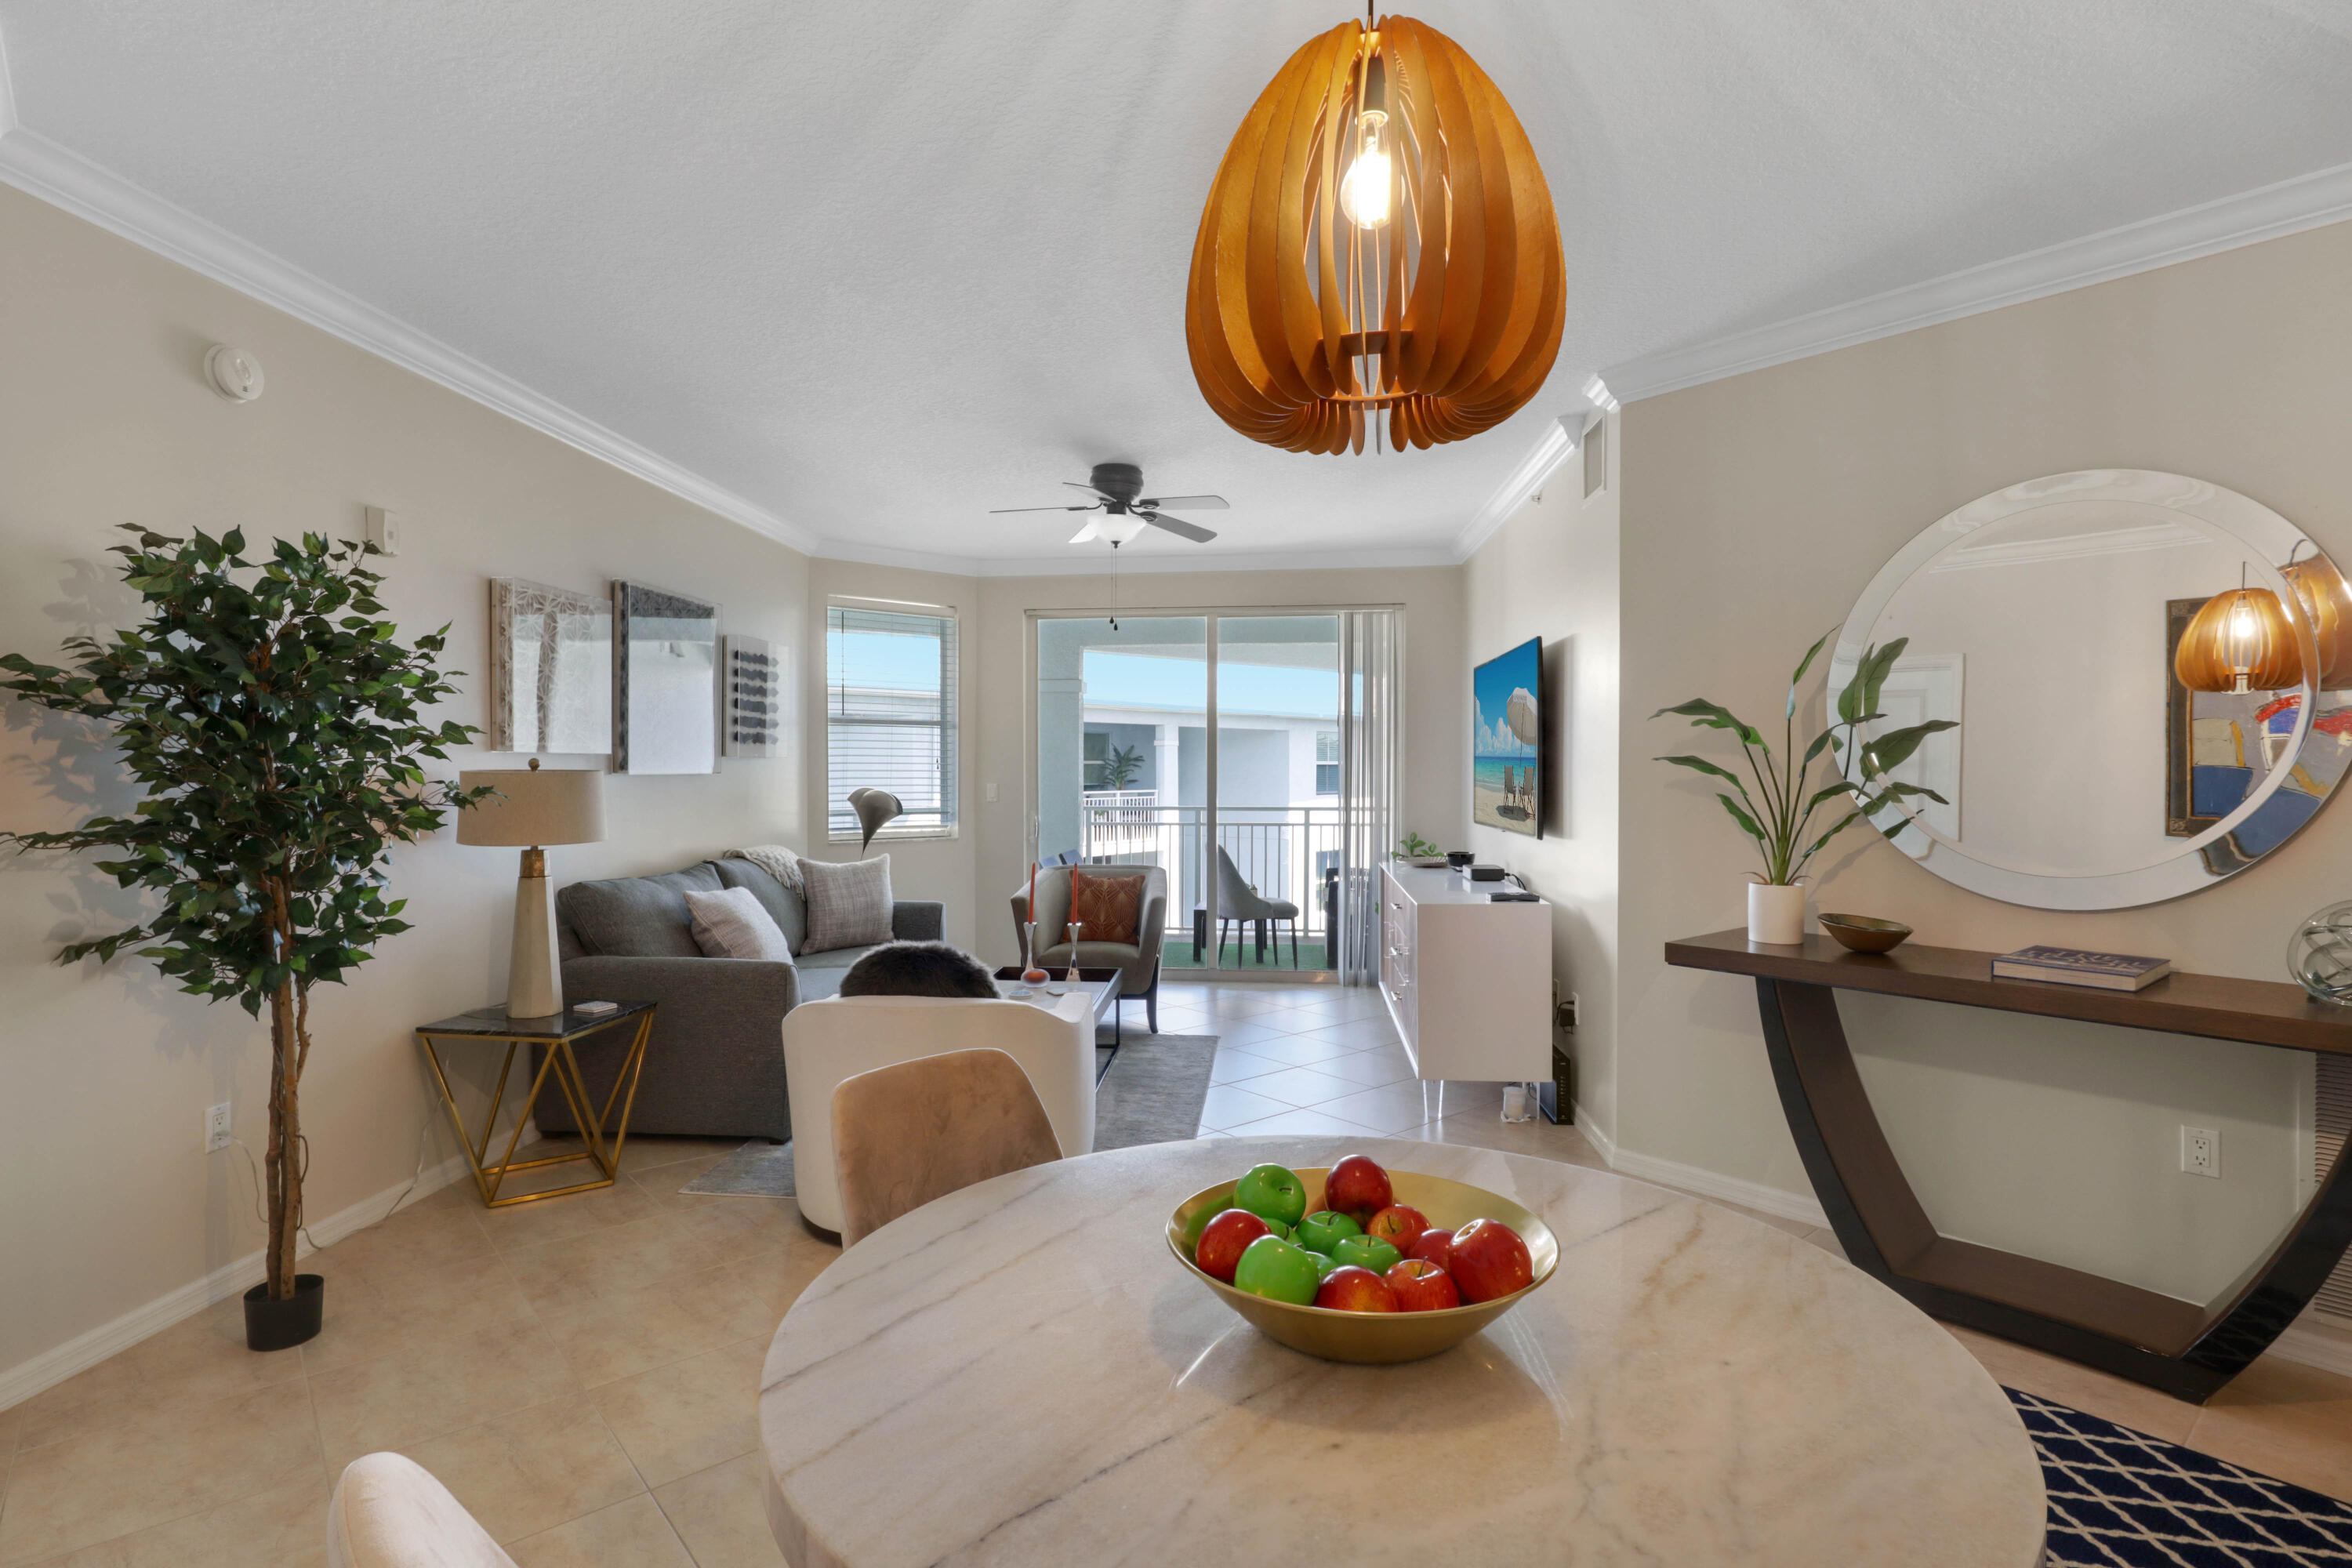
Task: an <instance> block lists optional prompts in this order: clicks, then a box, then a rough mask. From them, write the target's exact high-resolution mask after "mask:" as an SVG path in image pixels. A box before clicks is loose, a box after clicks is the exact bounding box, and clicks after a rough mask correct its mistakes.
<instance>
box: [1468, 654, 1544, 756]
mask: <svg viewBox="0 0 2352 1568" xmlns="http://www.w3.org/2000/svg"><path fill="white" fill-rule="evenodd" d="M1537 649H1538V645H1536V644H1534V643H1523V644H1521V645H1520V646H1519V647H1515V648H1513V649H1512V650H1511V651H1510V652H1508V653H1507V654H1504V655H1502V656H1501V657H1500V658H1494V659H1490V660H1488V661H1487V662H1486V663H1485V664H1482V665H1480V666H1479V667H1478V674H1477V677H1476V679H1475V682H1474V684H1473V690H1472V694H1473V697H1474V698H1475V701H1476V703H1477V728H1476V729H1475V731H1472V734H1471V752H1472V754H1473V755H1475V756H1481V757H1532V756H1534V755H1535V754H1536V749H1535V747H1534V746H1532V745H1530V744H1528V742H1525V741H1522V740H1520V739H1519V738H1518V737H1517V735H1514V734H1512V733H1511V727H1510V725H1509V724H1508V723H1507V721H1506V719H1505V715H1506V714H1507V712H1508V710H1509V708H1510V701H1511V693H1512V692H1514V691H1520V690H1524V691H1526V692H1528V694H1529V695H1530V696H1532V695H1533V694H1534V693H1535V691H1536V689H1537V684H1538V682H1537V668H1538V651H1537Z"/></svg>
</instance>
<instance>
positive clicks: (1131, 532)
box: [989, 463, 1226, 550]
mask: <svg viewBox="0 0 2352 1568" xmlns="http://www.w3.org/2000/svg"><path fill="white" fill-rule="evenodd" d="M1062 482H1063V483H1064V484H1066V485H1068V486H1069V488H1070V489H1074V490H1087V491H1090V492H1091V493H1092V494H1093V495H1094V497H1095V499H1094V500H1091V501H1089V502H1087V504H1086V505H1085V506H1001V507H997V508H994V509H993V510H992V511H991V512H990V513H989V515H990V516H992V517H1001V516H1003V515H1006V514H1008V513H1011V512H1017V511H1084V512H1096V513H1099V514H1100V515H1099V516H1095V517H1089V518H1088V519H1087V523H1086V526H1085V527H1084V528H1081V529H1079V530H1078V531H1077V532H1076V533H1075V534H1073V535H1071V536H1070V542H1071V543H1073V544H1087V543H1090V542H1093V541H1095V540H1097V539H1108V540H1109V541H1110V542H1111V548H1112V549H1114V550H1116V549H1118V547H1119V546H1120V545H1122V544H1125V543H1126V542H1128V541H1129V540H1130V539H1133V538H1134V537H1135V536H1136V535H1137V534H1139V533H1141V532H1142V531H1144V529H1145V528H1146V527H1147V526H1149V527H1151V528H1157V529H1160V530H1161V531H1164V532H1168V533H1172V534H1174V535H1176V537H1178V538H1179V539H1189V540H1191V541H1192V542H1193V543H1195V544H1206V543H1207V542H1209V541H1211V540H1212V539H1214V538H1216V537H1217V534H1216V531H1215V530H1214V529H1208V528H1202V526H1201V525H1200V524H1198V523H1195V522H1186V521H1184V520H1183V519H1182V518H1181V517H1170V516H1169V515H1168V514H1167V513H1166V512H1165V511H1163V510H1160V509H1161V508H1163V507H1171V506H1181V507H1182V508H1184V509H1185V510H1188V511H1223V510H1226V508H1225V498H1224V497H1223V496H1150V497H1146V496H1145V495H1144V494H1143V470H1142V469H1141V468H1137V467H1136V466H1135V465H1134V464H1133V463H1097V464H1096V465H1095V467H1094V472H1093V473H1092V474H1090V475H1088V476H1087V482H1086V483H1085V484H1078V483H1076V481H1075V480H1071V479H1064V480H1063V481H1062Z"/></svg>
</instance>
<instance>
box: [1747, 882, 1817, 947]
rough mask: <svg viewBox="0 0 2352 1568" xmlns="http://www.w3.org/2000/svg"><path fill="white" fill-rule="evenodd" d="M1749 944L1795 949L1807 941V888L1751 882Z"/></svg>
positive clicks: (1788, 884) (1791, 884)
mask: <svg viewBox="0 0 2352 1568" xmlns="http://www.w3.org/2000/svg"><path fill="white" fill-rule="evenodd" d="M1804 940H1805V886H1804V884H1803V883H1801V882H1791V883H1787V884H1781V883H1775V882H1750V883H1748V941H1749V942H1769V943H1770V944H1772V945H1774V946H1776V947H1794V946H1796V945H1797V944H1798V943H1800V942H1803V941H1804Z"/></svg>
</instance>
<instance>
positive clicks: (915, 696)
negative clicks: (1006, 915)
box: [824, 604, 956, 843]
mask: <svg viewBox="0 0 2352 1568" xmlns="http://www.w3.org/2000/svg"><path fill="white" fill-rule="evenodd" d="M824 616H825V625H824V714H825V814H826V816H825V826H826V830H827V831H826V836H827V837H829V838H831V839H833V840H834V841H835V842H839V841H840V840H842V839H847V840H849V841H850V842H851V843H856V841H857V839H858V837H860V829H859V827H858V826H857V817H856V814H855V813H853V812H852V811H851V810H850V809H849V792H850V791H851V790H854V789H860V788H866V789H880V790H887V791H889V792H890V793H891V794H892V795H897V796H898V802H899V804H900V805H903V806H904V807H906V812H905V815H903V816H899V817H898V819H897V820H895V821H893V822H891V823H889V824H888V825H887V826H884V827H883V829H882V830H881V831H880V832H879V833H877V834H876V835H875V837H877V838H915V837H941V836H945V835H950V834H952V833H953V832H954V831H955V826H956V618H955V613H954V612H953V611H951V610H929V609H924V608H921V607H916V606H909V607H908V608H905V609H877V608H870V607H867V606H865V605H856V604H843V605H827V606H826V607H825V613H824Z"/></svg>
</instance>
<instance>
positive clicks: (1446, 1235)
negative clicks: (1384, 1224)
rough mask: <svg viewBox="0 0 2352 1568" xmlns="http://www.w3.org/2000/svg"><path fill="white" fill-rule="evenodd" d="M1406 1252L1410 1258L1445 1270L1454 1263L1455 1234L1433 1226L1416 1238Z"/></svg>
mask: <svg viewBox="0 0 2352 1568" xmlns="http://www.w3.org/2000/svg"><path fill="white" fill-rule="evenodd" d="M1404 1250H1405V1256H1406V1257H1408V1258H1422V1259H1423V1260H1425V1261H1427V1262H1430V1263H1434V1264H1436V1265H1437V1266H1438V1267H1439V1268H1444V1267H1445V1266H1446V1265H1447V1264H1450V1263H1452V1262H1453V1261H1454V1233H1453V1232H1452V1231H1450V1230H1439V1229H1438V1228H1437V1227H1435V1226H1431V1227H1430V1228H1429V1229H1427V1230H1424V1231H1423V1232H1422V1233H1421V1234H1420V1235H1419V1236H1417V1237H1414V1238H1413V1243H1412V1246H1411V1247H1406V1248H1405V1249H1404Z"/></svg>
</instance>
